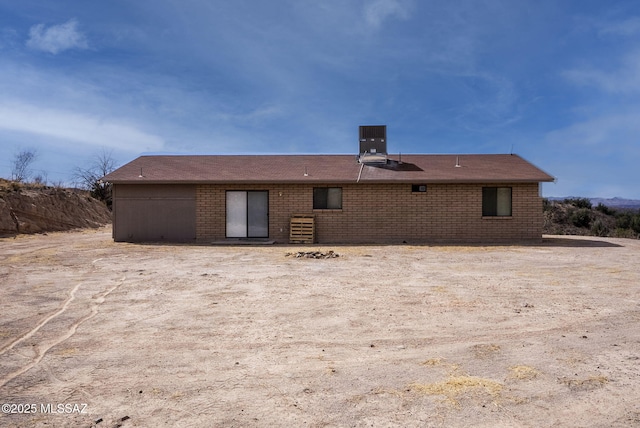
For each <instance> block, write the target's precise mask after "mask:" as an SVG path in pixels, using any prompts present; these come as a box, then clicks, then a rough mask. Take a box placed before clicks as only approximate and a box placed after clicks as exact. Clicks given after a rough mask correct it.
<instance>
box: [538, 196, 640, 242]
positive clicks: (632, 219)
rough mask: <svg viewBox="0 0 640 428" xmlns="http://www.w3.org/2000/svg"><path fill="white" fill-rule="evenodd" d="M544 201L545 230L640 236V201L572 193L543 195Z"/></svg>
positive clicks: (596, 234) (558, 233)
mask: <svg viewBox="0 0 640 428" xmlns="http://www.w3.org/2000/svg"><path fill="white" fill-rule="evenodd" d="M543 202H544V204H543V218H544V226H543V232H544V233H546V234H550V235H589V236H611V237H617V238H636V239H637V238H639V237H640V209H639V207H640V203H639V201H629V200H626V199H621V198H613V199H602V198H575V197H574V198H571V197H570V198H544V200H543ZM594 202H595V205H594ZM605 202H609V204H607V203H605ZM615 203H618V205H617V206H614V205H613V204H615Z"/></svg>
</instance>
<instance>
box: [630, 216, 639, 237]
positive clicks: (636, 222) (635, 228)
mask: <svg viewBox="0 0 640 428" xmlns="http://www.w3.org/2000/svg"><path fill="white" fill-rule="evenodd" d="M629 226H630V228H631V230H633V231H634V232H635V233H640V214H636V215H634V216H633V217H631V224H630V225H629Z"/></svg>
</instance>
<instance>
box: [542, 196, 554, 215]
mask: <svg viewBox="0 0 640 428" xmlns="http://www.w3.org/2000/svg"><path fill="white" fill-rule="evenodd" d="M552 205H553V203H552V202H551V201H550V200H549V199H548V198H542V211H543V212H545V211H550V210H551V207H552Z"/></svg>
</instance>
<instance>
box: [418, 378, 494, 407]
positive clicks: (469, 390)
mask: <svg viewBox="0 0 640 428" xmlns="http://www.w3.org/2000/svg"><path fill="white" fill-rule="evenodd" d="M409 388H410V389H411V390H413V391H416V392H419V393H422V394H428V395H443V396H445V397H446V398H447V400H448V401H450V402H452V403H454V404H457V403H458V398H459V397H460V396H461V395H474V396H480V395H487V394H488V395H490V396H491V397H493V398H495V397H498V396H499V395H500V392H501V391H502V388H503V385H502V384H501V383H499V382H496V381H494V380H491V379H485V378H481V377H477V376H467V375H457V376H449V378H448V379H446V380H444V381H440V382H435V383H428V384H420V383H412V384H410V385H409Z"/></svg>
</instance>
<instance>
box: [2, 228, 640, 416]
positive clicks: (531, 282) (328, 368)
mask: <svg viewBox="0 0 640 428" xmlns="http://www.w3.org/2000/svg"><path fill="white" fill-rule="evenodd" d="M308 250H318V251H320V252H328V251H330V250H333V251H334V252H335V253H337V254H339V257H335V258H327V259H310V258H303V257H300V258H297V257H292V256H287V255H286V254H287V253H296V252H298V251H308ZM639 250H640V243H639V242H638V241H634V240H623V239H610V238H607V239H603V238H567V237H563V238H559V237H546V238H545V242H544V243H543V244H542V245H539V246H525V247H521V246H513V247H511V246H490V247H482V246H470V247H467V246H433V247H430V246H361V247H351V246H331V247H329V246H325V247H323V246H314V247H302V246H301V247H294V246H264V247H215V246H180V245H134V244H124V243H119V244H115V243H113V242H112V241H111V239H110V229H106V228H103V229H100V230H98V231H89V232H87V231H85V232H72V233H53V234H49V235H48V236H20V237H18V238H16V239H13V238H10V239H0V283H1V284H2V286H1V287H0V401H1V402H2V403H33V404H36V405H37V410H38V411H37V412H35V413H31V414H0V426H3V427H4V426H39V427H45V426H47V427H49V426H56V427H57V426H87V427H88V426H99V427H114V426H118V425H121V426H123V427H127V426H193V427H199V426H238V427H240V426H243V427H244V426H311V427H321V426H345V427H349V426H355V427H360V426H362V427H364V426H376V427H377V426H408V427H411V426H416V427H417V426H434V427H451V426H453V427H456V426H457V427H465V426H471V425H473V426H509V427H518V426H523V427H541V426H542V427H545V426H547V427H551V426H590V427H592V426H601V427H605V426H607V427H611V426H614V427H615V426H617V427H627V426H638V425H640V405H639V404H638V403H640V328H639V321H640V297H639V296H640V294H639V291H640V267H639V266H638V263H637V260H638V255H639V254H640V252H639ZM42 403H44V404H47V403H49V404H60V403H62V404H72V405H73V404H86V408H84V409H83V410H84V411H85V413H78V412H73V411H71V412H62V413H57V414H52V413H50V412H49V413H43V412H42V410H43V408H41V404H42ZM47 409H49V410H50V409H51V407H49V408H47V407H46V406H45V407H44V410H47ZM70 409H71V410H74V409H73V408H70ZM79 410H82V409H79Z"/></svg>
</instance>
